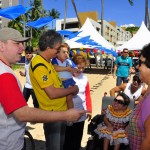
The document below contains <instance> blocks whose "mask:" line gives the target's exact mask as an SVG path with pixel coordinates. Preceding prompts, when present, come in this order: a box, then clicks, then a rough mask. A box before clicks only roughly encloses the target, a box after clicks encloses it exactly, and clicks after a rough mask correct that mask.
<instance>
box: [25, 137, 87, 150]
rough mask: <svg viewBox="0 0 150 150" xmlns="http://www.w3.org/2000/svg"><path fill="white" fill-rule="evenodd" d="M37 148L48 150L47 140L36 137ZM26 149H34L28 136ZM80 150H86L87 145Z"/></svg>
mask: <svg viewBox="0 0 150 150" xmlns="http://www.w3.org/2000/svg"><path fill="white" fill-rule="evenodd" d="M34 143H35V150H46V148H45V141H42V140H37V139H34ZM26 150H32V148H31V143H30V141H29V139H28V138H26ZM80 150H86V147H81V148H80Z"/></svg>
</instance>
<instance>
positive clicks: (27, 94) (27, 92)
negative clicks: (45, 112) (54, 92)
mask: <svg viewBox="0 0 150 150" xmlns="http://www.w3.org/2000/svg"><path fill="white" fill-rule="evenodd" d="M30 95H31V96H32V100H33V105H34V107H35V108H39V103H38V101H37V99H36V96H35V93H34V91H33V89H29V88H26V87H24V89H23V96H24V98H25V100H26V101H28V100H29V97H30Z"/></svg>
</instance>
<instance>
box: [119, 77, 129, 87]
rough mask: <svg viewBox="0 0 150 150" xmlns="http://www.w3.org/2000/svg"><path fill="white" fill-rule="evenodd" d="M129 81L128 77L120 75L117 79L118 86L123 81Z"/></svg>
mask: <svg viewBox="0 0 150 150" xmlns="http://www.w3.org/2000/svg"><path fill="white" fill-rule="evenodd" d="M122 81H123V83H128V77H118V76H117V81H116V86H119V85H121V83H122Z"/></svg>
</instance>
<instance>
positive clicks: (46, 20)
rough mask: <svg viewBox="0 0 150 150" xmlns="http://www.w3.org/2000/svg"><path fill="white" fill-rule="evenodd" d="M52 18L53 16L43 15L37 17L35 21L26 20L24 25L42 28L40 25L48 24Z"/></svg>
mask: <svg viewBox="0 0 150 150" xmlns="http://www.w3.org/2000/svg"><path fill="white" fill-rule="evenodd" d="M52 20H53V17H51V16H50V17H43V18H39V19H38V20H36V21H32V22H27V23H26V25H27V26H30V27H32V28H36V29H39V28H42V27H44V26H46V25H48V24H49V23H50V22H51V21H52Z"/></svg>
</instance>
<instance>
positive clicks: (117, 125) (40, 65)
mask: <svg viewBox="0 0 150 150" xmlns="http://www.w3.org/2000/svg"><path fill="white" fill-rule="evenodd" d="M29 40H30V38H28V37H26V38H25V37H22V35H21V33H20V32H18V31H17V30H15V29H12V28H2V29H0V67H1V69H0V82H1V86H0V88H1V94H0V118H1V123H0V131H1V133H3V134H1V135H0V149H1V150H13V149H15V150H21V149H22V148H23V145H24V139H23V136H24V131H25V126H26V122H32V123H39V122H40V123H43V130H44V135H45V140H46V149H47V150H80V147H81V140H82V136H83V129H84V124H85V120H86V119H87V120H88V121H90V120H91V118H92V99H91V95H90V85H89V81H88V78H87V77H86V75H85V74H84V69H85V67H86V64H87V60H86V58H85V57H84V56H83V55H81V54H76V55H74V56H73V58H72V59H70V58H69V51H70V48H69V45H67V44H66V43H63V39H62V36H61V35H60V34H59V33H57V32H56V31H54V30H47V31H45V32H44V33H42V34H41V36H40V38H39V43H38V46H39V51H38V54H36V55H35V56H33V47H31V46H27V47H26V48H25V47H24V46H23V42H27V41H29ZM24 50H25V57H26V61H25V71H24V72H22V71H20V75H21V76H25V77H26V82H25V85H24V89H23V91H22V89H21V84H20V81H19V79H18V78H17V76H16V75H15V73H14V71H13V70H12V68H11V66H12V65H13V64H15V63H16V62H18V61H20V59H21V54H22V52H23V51H24ZM136 67H137V68H136V69H137V70H138V72H136V73H135V75H134V76H133V79H132V83H130V82H129V81H130V79H131V74H132V73H133V70H132V59H131V58H130V57H128V49H127V48H125V49H123V52H122V55H121V56H118V57H117V58H116V61H115V66H114V73H113V77H114V78H116V86H115V87H114V88H112V89H110V96H112V97H114V101H113V104H112V105H108V107H107V108H105V110H103V111H102V112H103V114H102V115H104V120H103V122H101V123H100V124H98V125H97V128H96V129H95V133H96V134H97V135H98V137H99V138H100V139H101V138H103V139H104V144H103V150H108V149H109V145H114V150H119V148H120V144H125V145H129V148H130V150H148V149H150V134H149V130H150V128H149V126H150V109H149V105H150V92H149V88H150V87H149V86H150V79H149V78H148V77H149V75H150V44H148V45H146V46H145V47H144V48H143V50H142V51H141V54H140V57H139V61H138V64H137V66H136ZM6 82H7V84H6ZM122 82H123V83H122ZM145 84H146V85H147V88H146V87H145ZM30 95H32V99H33V104H34V108H31V107H29V106H28V105H27V101H28V99H29V96H30ZM130 101H134V103H135V108H134V110H131V109H130V108H129V107H128V105H129V103H130Z"/></svg>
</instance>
